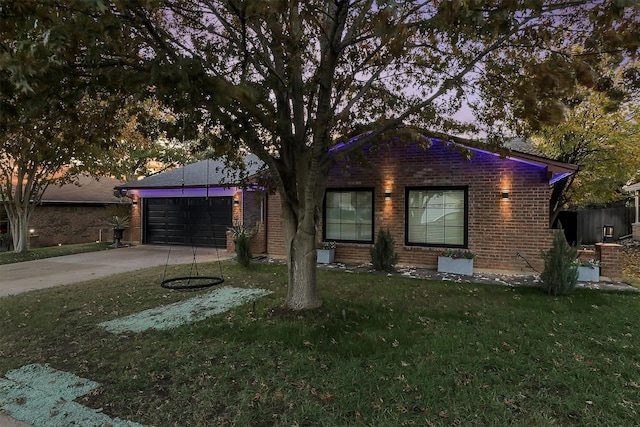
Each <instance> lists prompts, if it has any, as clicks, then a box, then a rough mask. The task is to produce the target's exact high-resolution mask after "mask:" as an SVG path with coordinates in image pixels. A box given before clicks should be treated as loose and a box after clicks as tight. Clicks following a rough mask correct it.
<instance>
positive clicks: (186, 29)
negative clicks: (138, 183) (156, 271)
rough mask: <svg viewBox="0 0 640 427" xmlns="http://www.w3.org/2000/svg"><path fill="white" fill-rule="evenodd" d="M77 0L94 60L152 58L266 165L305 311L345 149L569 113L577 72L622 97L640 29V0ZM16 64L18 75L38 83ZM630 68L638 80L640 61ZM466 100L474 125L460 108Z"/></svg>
mask: <svg viewBox="0 0 640 427" xmlns="http://www.w3.org/2000/svg"><path fill="white" fill-rule="evenodd" d="M9 3H10V4H11V5H12V6H13V9H16V10H17V9H18V8H20V7H21V6H19V5H17V2H9ZM54 3H55V2H54ZM66 3H68V2H66ZM71 3H73V4H74V5H75V6H77V8H78V9H81V8H82V7H87V5H93V6H94V7H95V9H93V11H94V12H91V13H87V14H86V15H85V17H84V19H86V20H87V21H88V27H89V28H91V29H95V31H96V33H95V34H94V35H95V39H94V38H92V39H90V40H91V41H92V42H91V43H90V46H89V48H88V51H91V52H95V53H96V54H95V55H92V56H90V59H91V60H92V61H93V62H91V64H88V63H85V65H83V69H87V68H86V66H87V65H93V66H94V68H99V67H98V65H97V64H99V63H100V64H102V63H104V64H109V65H112V64H114V63H119V64H121V65H122V67H123V69H136V70H137V69H138V68H139V69H140V74H141V75H144V76H147V78H145V79H143V80H142V81H141V80H137V82H138V89H137V90H141V91H146V90H148V88H149V87H150V86H152V87H153V89H154V90H155V91H156V93H157V95H158V96H159V97H160V98H161V99H162V100H163V102H166V103H168V104H170V105H171V106H172V108H174V109H175V110H176V111H177V112H179V113H183V114H189V117H190V120H189V121H188V122H189V123H190V124H192V126H193V127H194V128H196V127H198V128H200V129H202V128H204V129H207V130H209V131H210V136H211V138H210V141H211V144H212V145H214V146H216V147H221V148H222V149H224V150H226V151H232V152H233V151H235V150H237V149H239V148H241V147H246V148H248V149H249V150H250V151H252V152H253V153H255V154H256V155H258V156H259V157H260V158H261V159H262V160H263V161H264V162H265V164H266V165H267V166H268V168H269V170H270V172H271V176H272V178H273V179H274V181H275V185H276V188H277V190H278V193H279V195H280V197H281V201H282V204H281V208H282V220H283V230H284V233H283V234H284V241H285V250H286V254H287V260H288V266H289V291H288V296H287V300H286V305H287V306H288V307H290V308H292V309H306V308H314V307H317V306H319V305H320V304H321V301H322V300H321V298H320V296H319V294H318V291H317V288H316V286H315V283H316V280H315V262H316V255H315V235H316V234H315V232H316V225H317V221H318V218H317V211H318V208H319V206H320V205H321V204H322V196H323V193H324V189H325V186H326V177H327V174H328V171H329V168H330V167H331V166H332V164H333V163H334V162H335V160H336V158H337V156H342V155H349V154H351V153H357V152H358V150H360V149H361V148H362V147H363V146H365V145H367V144H371V143H374V142H375V141H377V140H380V139H381V138H384V137H385V136H386V135H388V133H389V132H390V131H394V132H402V131H403V129H404V131H403V132H404V135H403V139H405V140H414V141H420V142H421V143H423V145H428V142H429V141H428V140H423V139H422V135H426V136H427V137H430V136H435V137H446V136H447V135H456V134H461V133H467V134H470V133H473V132H474V131H479V130H484V131H485V132H486V133H487V134H488V135H489V136H490V137H491V138H490V139H492V140H496V141H497V140H498V139H499V137H501V136H502V133H503V132H504V130H505V129H506V128H507V126H510V127H522V128H524V127H523V126H522V125H523V124H525V123H526V124H529V125H530V126H532V127H533V128H537V127H540V126H541V125H543V124H546V123H558V122H559V121H560V120H561V118H562V113H563V108H562V100H563V99H567V98H568V97H570V95H571V93H572V92H574V91H575V90H576V89H577V88H578V87H579V86H584V87H587V88H589V89H592V90H597V91H599V92H602V93H606V94H607V95H608V96H609V97H610V98H611V99H614V98H615V97H616V96H618V95H619V94H618V93H616V92H615V91H613V90H612V88H611V84H610V81H611V80H610V79H611V77H610V74H611V71H612V70H614V69H616V68H617V67H618V65H619V64H620V63H622V62H623V61H624V60H626V59H627V58H632V57H634V56H635V55H637V53H638V46H639V45H638V35H639V31H640V29H639V26H638V20H639V19H638V18H639V14H640V8H638V7H637V5H636V7H634V4H635V3H636V2H626V1H617V0H600V1H586V0H585V1H580V0H578V1H563V0H519V1H513V0H494V1H489V2H486V1H476V0H473V1H457V0H456V1H434V2H424V1H418V0H406V1H395V0H331V1H328V0H288V1H281V0H273V1H263V0H260V1H258V0H155V1H133V0H115V1H106V0H93V1H89V0H85V1H75V2H71ZM26 4H27V5H28V7H29V8H31V7H33V8H34V9H37V7H36V6H33V5H34V4H37V2H26ZM24 7H27V6H24ZM98 13H99V15H98ZM55 22H56V23H57V25H58V27H59V28H60V33H61V34H67V35H69V34H74V27H73V26H71V25H69V23H68V22H66V21H64V22H63V21H60V20H57V19H55ZM1 24H2V22H0V28H1ZM0 31H2V30H0ZM118 32H119V33H120V38H117V37H114V36H113V34H115V33H118ZM101 33H104V35H100V34H101ZM112 37H113V38H112ZM94 40H95V42H94ZM94 48H95V49H94ZM604 54H607V55H608V61H607V62H606V64H605V63H604V62H603V60H602V57H603V55H604ZM3 62H4V63H7V61H6V60H4V61H3ZM18 69H19V71H20V72H15V73H13V74H11V76H12V77H11V79H12V83H13V84H14V86H15V87H18V88H22V89H23V90H26V89H29V86H31V87H33V85H31V84H30V83H29V82H30V79H31V78H30V76H29V73H28V72H27V71H26V70H25V69H24V67H22V68H20V67H18ZM626 77H627V79H628V83H629V84H636V83H637V80H638V79H637V73H635V74H634V73H629V74H628V75H627V76H626ZM634 78H635V80H634ZM135 81H136V80H135V79H132V80H131V81H130V82H127V83H126V84H127V85H128V86H129V87H131V86H132V85H133V83H134V82H135ZM465 105H468V106H469V107H470V108H471V110H472V112H473V113H474V122H473V123H462V122H460V121H458V120H455V113H456V112H458V111H460V109H461V108H463V106H465ZM407 125H411V126H418V127H421V128H423V129H425V131H424V132H420V134H417V133H415V132H413V131H411V129H413V128H410V127H408V126H407ZM346 142H348V143H346ZM338 144H339V145H338Z"/></svg>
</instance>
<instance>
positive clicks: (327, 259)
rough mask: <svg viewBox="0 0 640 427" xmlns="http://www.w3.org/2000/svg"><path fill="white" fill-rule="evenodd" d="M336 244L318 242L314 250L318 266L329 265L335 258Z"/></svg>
mask: <svg viewBox="0 0 640 427" xmlns="http://www.w3.org/2000/svg"><path fill="white" fill-rule="evenodd" d="M335 251H336V242H320V243H319V244H318V248H317V250H316V253H317V258H316V259H317V261H318V263H320V264H331V263H332V262H333V259H334V258H335Z"/></svg>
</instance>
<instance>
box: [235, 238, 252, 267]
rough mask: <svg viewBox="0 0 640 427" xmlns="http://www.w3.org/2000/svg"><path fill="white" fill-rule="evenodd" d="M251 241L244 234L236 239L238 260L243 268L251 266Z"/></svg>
mask: <svg viewBox="0 0 640 427" xmlns="http://www.w3.org/2000/svg"><path fill="white" fill-rule="evenodd" d="M251 257H252V254H251V239H250V238H249V236H247V235H246V234H244V233H240V234H238V237H237V238H236V260H237V261H238V264H240V265H241V266H243V267H245V268H246V267H249V264H251Z"/></svg>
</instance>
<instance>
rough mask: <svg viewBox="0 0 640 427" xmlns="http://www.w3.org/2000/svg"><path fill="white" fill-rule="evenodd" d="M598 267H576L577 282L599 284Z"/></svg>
mask: <svg viewBox="0 0 640 427" xmlns="http://www.w3.org/2000/svg"><path fill="white" fill-rule="evenodd" d="M599 281H600V267H578V282H599Z"/></svg>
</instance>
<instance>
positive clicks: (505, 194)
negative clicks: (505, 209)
mask: <svg viewBox="0 0 640 427" xmlns="http://www.w3.org/2000/svg"><path fill="white" fill-rule="evenodd" d="M502 200H509V190H502Z"/></svg>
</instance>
